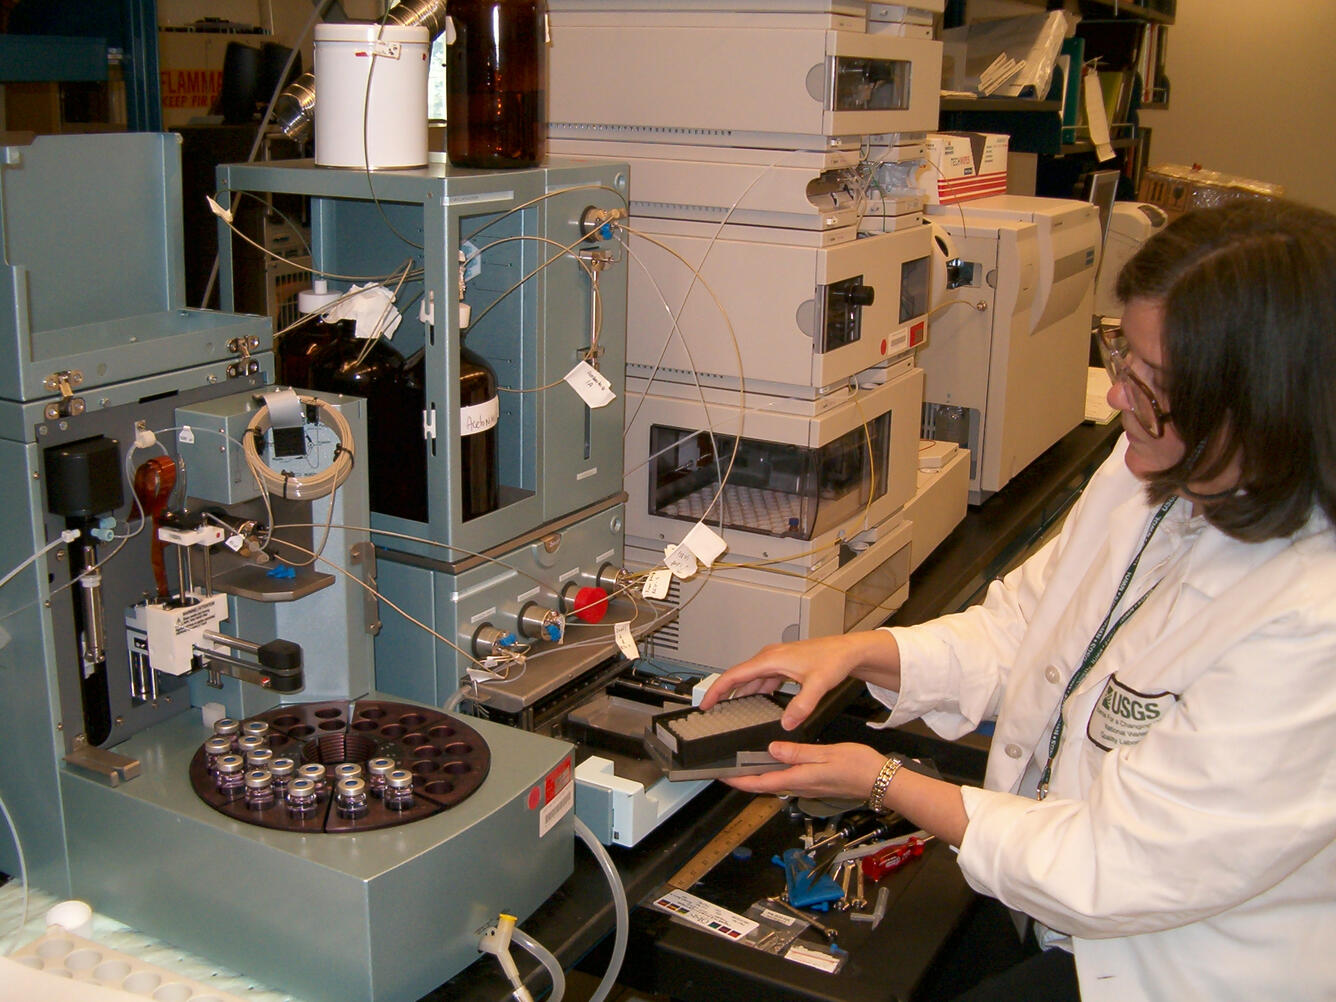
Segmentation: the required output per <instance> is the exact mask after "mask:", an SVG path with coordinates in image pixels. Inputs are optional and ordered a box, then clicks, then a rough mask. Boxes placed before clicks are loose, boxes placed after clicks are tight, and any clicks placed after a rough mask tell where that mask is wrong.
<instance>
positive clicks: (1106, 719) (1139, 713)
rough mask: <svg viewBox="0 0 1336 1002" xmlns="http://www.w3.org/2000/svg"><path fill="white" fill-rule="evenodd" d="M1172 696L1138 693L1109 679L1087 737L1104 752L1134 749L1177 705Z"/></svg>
mask: <svg viewBox="0 0 1336 1002" xmlns="http://www.w3.org/2000/svg"><path fill="white" fill-rule="evenodd" d="M1177 699H1178V696H1177V695H1175V694H1174V693H1172V692H1157V693H1144V692H1137V691H1136V690H1135V689H1132V688H1129V687H1128V686H1126V685H1124V684H1123V683H1122V682H1120V681H1118V676H1117V675H1111V676H1109V680H1108V681H1107V682H1106V683H1104V691H1103V692H1102V693H1100V696H1099V701H1098V702H1096V703H1095V709H1094V712H1092V713H1091V714H1090V721H1089V722H1088V723H1087V724H1086V737H1088V738H1090V740H1091V741H1093V742H1094V743H1095V744H1096V745H1097V746H1098V747H1100V748H1102V749H1103V750H1104V751H1110V750H1112V749H1113V748H1116V747H1118V746H1119V745H1134V744H1136V743H1137V742H1139V741H1140V740H1141V739H1142V738H1144V737H1145V736H1146V735H1147V733H1149V732H1150V729H1151V727H1153V726H1154V725H1155V723H1156V722H1157V721H1159V720H1160V719H1162V718H1163V717H1164V716H1165V715H1166V714H1167V713H1168V712H1169V709H1170V707H1172V706H1173V705H1174V703H1175V701H1177Z"/></svg>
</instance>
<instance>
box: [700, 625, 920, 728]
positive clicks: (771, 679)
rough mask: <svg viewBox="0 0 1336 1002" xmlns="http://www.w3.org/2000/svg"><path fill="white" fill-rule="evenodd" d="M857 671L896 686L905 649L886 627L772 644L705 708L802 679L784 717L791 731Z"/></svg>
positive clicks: (727, 679) (729, 678)
mask: <svg viewBox="0 0 1336 1002" xmlns="http://www.w3.org/2000/svg"><path fill="white" fill-rule="evenodd" d="M860 669H861V671H860ZM855 671H859V674H860V676H861V677H862V678H864V679H865V680H867V681H875V682H876V683H877V684H879V685H885V686H887V688H896V687H897V686H898V685H899V678H900V649H899V647H898V645H897V644H896V643H895V639H894V638H893V637H892V636H891V635H890V634H889V633H887V632H886V631H884V630H873V631H868V632H865V633H848V634H843V635H840V636H834V637H815V638H813V639H811V640H800V641H797V642H795V643H791V644H770V645H769V646H767V647H764V648H762V649H761V651H760V653H758V654H757V655H756V656H755V657H752V658H750V659H748V660H746V661H744V662H742V664H740V665H735V666H734V667H732V668H730V669H728V671H726V672H724V673H723V674H722V675H720V676H719V677H718V678H717V679H715V680H714V683H713V684H712V685H711V686H710V688H709V689H708V690H707V691H706V693H705V696H704V697H703V698H702V699H701V702H700V708H701V709H702V710H708V709H709V708H710V707H712V706H714V704H715V703H717V702H719V700H721V699H728V698H736V697H739V696H750V695H753V694H755V693H758V692H761V693H770V692H774V691H775V690H776V689H778V688H779V687H780V686H781V685H783V684H784V683H785V682H790V681H792V682H797V683H798V686H799V690H798V693H797V695H795V696H794V697H793V699H792V700H790V702H789V705H788V707H787V708H786V709H785V711H784V716H783V718H782V719H781V723H782V725H783V727H784V729H785V730H790V731H791V730H793V729H794V728H795V727H797V726H798V725H799V724H801V723H802V722H803V721H804V720H806V719H807V718H808V717H809V716H810V715H811V713H812V711H813V710H815V709H816V707H817V704H818V703H820V702H821V698H822V697H823V696H824V695H825V694H826V693H828V692H830V690H831V689H833V688H835V687H836V686H837V685H839V684H840V683H841V682H843V681H844V680H845V679H846V678H848V677H849V676H850V675H851V674H852V673H854V672H855Z"/></svg>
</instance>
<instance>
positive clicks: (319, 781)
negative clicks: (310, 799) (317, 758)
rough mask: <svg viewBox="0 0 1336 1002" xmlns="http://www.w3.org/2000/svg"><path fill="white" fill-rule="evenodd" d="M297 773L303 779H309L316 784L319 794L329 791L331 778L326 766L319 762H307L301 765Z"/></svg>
mask: <svg viewBox="0 0 1336 1002" xmlns="http://www.w3.org/2000/svg"><path fill="white" fill-rule="evenodd" d="M297 775H298V776H299V777H301V778H302V779H309V780H310V781H311V783H312V784H313V785H314V786H315V792H316V794H317V795H320V794H325V793H328V792H329V778H328V777H327V776H326V775H325V767H324V766H323V765H321V764H320V763H319V762H307V763H306V764H305V765H303V766H300V767H299V768H298V769H297ZM294 782H295V780H294Z"/></svg>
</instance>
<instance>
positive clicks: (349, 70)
mask: <svg viewBox="0 0 1336 1002" xmlns="http://www.w3.org/2000/svg"><path fill="white" fill-rule="evenodd" d="M430 55H431V36H430V35H429V33H428V31H427V29H426V28H422V27H415V28H405V27H400V26H399V25H392V24H387V25H383V26H382V25H379V24H319V25H316V29H315V79H316V88H317V98H316V106H315V162H316V163H317V164H319V165H320V166H322V167H357V168H359V169H362V170H382V169H386V168H397V167H423V166H426V163H427V68H428V65H429V57H430ZM363 126H365V129H364V128H363Z"/></svg>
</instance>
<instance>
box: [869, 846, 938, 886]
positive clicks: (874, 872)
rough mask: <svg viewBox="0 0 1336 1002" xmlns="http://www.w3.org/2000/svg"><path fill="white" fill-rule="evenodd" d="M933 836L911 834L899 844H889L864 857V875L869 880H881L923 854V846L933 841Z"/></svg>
mask: <svg viewBox="0 0 1336 1002" xmlns="http://www.w3.org/2000/svg"><path fill="white" fill-rule="evenodd" d="M932 839H933V836H932V835H928V836H926V837H925V838H919V837H918V836H917V835H911V836H910V837H909V838H907V839H905V840H904V841H903V842H901V843H899V844H898V845H892V846H887V847H886V848H885V849H882V850H881V851H880V852H874V853H873V854H872V855H871V856H864V857H863V876H865V877H867V878H868V879H869V880H880V879H881V878H882V877H884V876H886V874H888V873H891V872H893V871H895V870H898V869H900V867H902V866H904V865H905V864H906V863H908V862H909V861H910V860H911V859H915V858H916V857H918V856H922V855H923V847H924V846H926V845H927V844H928V843H929V842H930V841H932Z"/></svg>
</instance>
